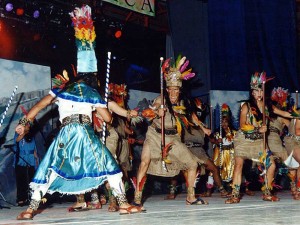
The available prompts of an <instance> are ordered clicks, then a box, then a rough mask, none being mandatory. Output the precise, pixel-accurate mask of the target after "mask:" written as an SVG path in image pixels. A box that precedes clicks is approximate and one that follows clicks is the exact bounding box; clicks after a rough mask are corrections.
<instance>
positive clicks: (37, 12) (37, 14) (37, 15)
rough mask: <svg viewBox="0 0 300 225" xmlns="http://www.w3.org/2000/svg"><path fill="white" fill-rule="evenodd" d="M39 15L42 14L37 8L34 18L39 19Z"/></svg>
mask: <svg viewBox="0 0 300 225" xmlns="http://www.w3.org/2000/svg"><path fill="white" fill-rule="evenodd" d="M39 16H40V11H39V10H35V11H34V12H33V18H35V19H37V18H39Z"/></svg>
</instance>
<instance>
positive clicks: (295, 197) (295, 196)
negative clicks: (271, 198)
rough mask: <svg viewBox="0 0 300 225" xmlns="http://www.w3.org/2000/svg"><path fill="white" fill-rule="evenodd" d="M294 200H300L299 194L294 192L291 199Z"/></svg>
mask: <svg viewBox="0 0 300 225" xmlns="http://www.w3.org/2000/svg"><path fill="white" fill-rule="evenodd" d="M293 199H294V200H300V192H298V191H296V193H295V194H294V197H293Z"/></svg>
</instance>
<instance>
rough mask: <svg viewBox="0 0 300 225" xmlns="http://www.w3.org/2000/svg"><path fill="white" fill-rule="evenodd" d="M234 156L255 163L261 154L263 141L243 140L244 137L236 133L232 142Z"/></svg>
mask: <svg viewBox="0 0 300 225" xmlns="http://www.w3.org/2000/svg"><path fill="white" fill-rule="evenodd" d="M233 145H234V156H238V157H241V158H244V159H251V160H255V161H257V160H258V159H259V156H260V154H262V153H263V151H264V149H263V139H257V140H251V139H247V138H245V135H244V134H243V133H242V132H241V131H238V132H237V134H236V136H235V138H234V140H233Z"/></svg>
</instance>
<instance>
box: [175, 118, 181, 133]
mask: <svg viewBox="0 0 300 225" xmlns="http://www.w3.org/2000/svg"><path fill="white" fill-rule="evenodd" d="M176 126H177V132H178V134H179V135H181V131H182V127H181V123H180V121H179V119H178V118H177V117H176Z"/></svg>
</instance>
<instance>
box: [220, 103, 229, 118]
mask: <svg viewBox="0 0 300 225" xmlns="http://www.w3.org/2000/svg"><path fill="white" fill-rule="evenodd" d="M221 114H222V117H230V108H229V106H228V105H227V104H226V103H223V105H222V107H221Z"/></svg>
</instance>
